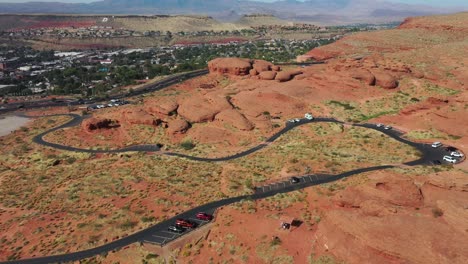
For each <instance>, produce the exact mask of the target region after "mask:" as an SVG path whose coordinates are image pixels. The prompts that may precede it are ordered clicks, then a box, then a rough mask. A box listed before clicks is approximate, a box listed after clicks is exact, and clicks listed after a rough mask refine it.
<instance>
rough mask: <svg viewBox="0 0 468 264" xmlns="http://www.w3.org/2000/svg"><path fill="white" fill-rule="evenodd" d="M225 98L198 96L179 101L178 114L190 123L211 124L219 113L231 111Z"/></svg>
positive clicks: (208, 95)
mask: <svg viewBox="0 0 468 264" xmlns="http://www.w3.org/2000/svg"><path fill="white" fill-rule="evenodd" d="M231 108H232V106H231V105H230V104H229V102H228V101H227V100H226V98H224V97H223V98H221V97H216V96H214V95H210V94H207V95H205V96H203V95H201V94H199V95H194V96H192V97H190V98H186V99H184V100H181V102H180V105H179V109H178V113H179V115H180V116H182V117H183V118H184V119H185V120H187V121H188V122H190V123H202V122H211V121H213V120H214V117H215V116H216V115H217V114H218V113H219V112H221V111H223V110H226V109H231Z"/></svg>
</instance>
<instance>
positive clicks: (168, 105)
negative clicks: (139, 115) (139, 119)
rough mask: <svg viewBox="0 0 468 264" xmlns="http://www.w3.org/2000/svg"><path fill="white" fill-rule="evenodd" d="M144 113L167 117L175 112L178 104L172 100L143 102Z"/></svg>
mask: <svg viewBox="0 0 468 264" xmlns="http://www.w3.org/2000/svg"><path fill="white" fill-rule="evenodd" d="M145 105H147V107H146V108H145V110H146V111H148V112H149V113H154V114H163V115H169V114H170V113H172V112H174V111H176V110H177V108H178V107H179V104H178V103H177V102H175V101H174V100H151V101H145Z"/></svg>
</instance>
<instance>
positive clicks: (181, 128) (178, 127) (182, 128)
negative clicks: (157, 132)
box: [166, 119, 190, 135]
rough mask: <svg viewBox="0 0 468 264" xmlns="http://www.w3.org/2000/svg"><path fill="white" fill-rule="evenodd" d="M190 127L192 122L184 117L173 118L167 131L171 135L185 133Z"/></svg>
mask: <svg viewBox="0 0 468 264" xmlns="http://www.w3.org/2000/svg"><path fill="white" fill-rule="evenodd" d="M189 128H190V124H189V123H188V122H187V121H185V120H183V119H176V120H171V121H169V123H168V128H167V131H166V132H167V133H168V134H170V135H174V134H177V133H179V134H184V133H185V132H187V130H188V129H189Z"/></svg>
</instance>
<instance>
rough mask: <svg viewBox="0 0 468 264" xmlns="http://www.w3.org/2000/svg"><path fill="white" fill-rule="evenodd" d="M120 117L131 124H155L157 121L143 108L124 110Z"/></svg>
mask: <svg viewBox="0 0 468 264" xmlns="http://www.w3.org/2000/svg"><path fill="white" fill-rule="evenodd" d="M122 117H123V118H122V119H123V120H124V121H126V122H127V123H129V124H131V125H148V126H156V125H158V123H159V121H158V119H157V118H155V117H154V116H152V115H151V114H149V113H148V112H147V111H145V110H144V109H138V108H137V109H135V110H124V111H123V112H122Z"/></svg>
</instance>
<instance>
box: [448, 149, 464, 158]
mask: <svg viewBox="0 0 468 264" xmlns="http://www.w3.org/2000/svg"><path fill="white" fill-rule="evenodd" d="M450 156H452V157H457V158H463V153H461V152H458V151H452V152H451V153H450Z"/></svg>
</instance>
